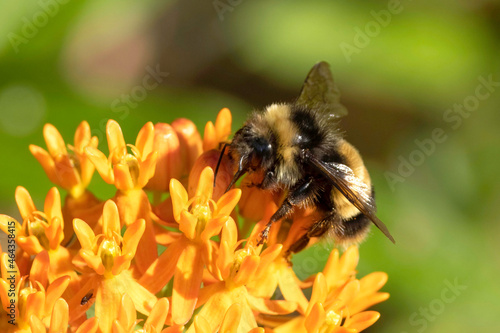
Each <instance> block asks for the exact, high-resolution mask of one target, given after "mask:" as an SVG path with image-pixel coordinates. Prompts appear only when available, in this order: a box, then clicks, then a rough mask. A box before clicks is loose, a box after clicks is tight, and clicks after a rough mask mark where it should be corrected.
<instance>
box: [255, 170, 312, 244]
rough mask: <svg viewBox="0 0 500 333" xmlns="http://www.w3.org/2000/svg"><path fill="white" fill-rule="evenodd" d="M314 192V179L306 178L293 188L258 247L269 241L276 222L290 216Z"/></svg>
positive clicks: (272, 219) (263, 232)
mask: <svg viewBox="0 0 500 333" xmlns="http://www.w3.org/2000/svg"><path fill="white" fill-rule="evenodd" d="M314 190H315V187H314V179H313V178H312V177H309V178H305V179H304V180H302V181H301V182H299V183H298V184H296V185H295V186H294V188H292V189H291V190H290V191H289V192H288V195H287V197H286V198H285V200H284V201H283V203H282V204H281V206H280V207H279V208H278V210H277V211H276V212H275V213H274V214H273V216H271V218H270V219H269V222H268V223H267V225H266V228H265V229H264V230H263V231H262V232H261V234H260V237H261V238H260V240H259V243H258V245H261V244H264V242H265V241H266V240H267V237H268V235H269V229H271V226H272V225H273V223H274V222H276V221H279V220H280V219H282V218H283V217H285V216H286V215H288V214H289V213H290V212H291V211H292V210H293V207H294V206H296V205H298V204H300V203H301V202H303V201H304V200H306V199H307V198H309V197H310V196H311V194H312V193H314Z"/></svg>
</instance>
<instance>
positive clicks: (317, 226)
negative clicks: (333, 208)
mask: <svg viewBox="0 0 500 333" xmlns="http://www.w3.org/2000/svg"><path fill="white" fill-rule="evenodd" d="M336 216H337V215H336V214H330V215H327V216H325V217H324V218H322V219H321V220H319V221H316V222H315V223H314V224H313V225H312V226H311V228H310V229H309V230H308V231H307V232H306V233H305V234H304V235H303V236H302V237H301V238H299V239H298V240H297V241H296V242H295V243H293V244H292V245H290V247H289V248H288V250H287V251H286V254H285V256H289V255H291V254H292V253H297V252H300V251H302V250H303V249H304V248H305V247H306V246H307V244H309V240H310V239H311V238H312V237H321V236H323V235H324V234H325V233H326V232H327V231H328V230H330V228H331V227H332V224H334V223H335V222H334V221H335V220H336Z"/></svg>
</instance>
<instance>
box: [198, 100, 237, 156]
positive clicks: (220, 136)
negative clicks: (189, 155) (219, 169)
mask: <svg viewBox="0 0 500 333" xmlns="http://www.w3.org/2000/svg"><path fill="white" fill-rule="evenodd" d="M231 122H232V116H231V111H229V109H228V108H223V109H222V110H220V111H219V114H218V115H217V118H216V119H215V125H214V124H213V123H212V122H211V121H209V122H208V123H207V124H206V125H205V133H204V135H203V151H208V150H210V149H217V148H218V147H219V144H220V143H221V142H224V141H226V140H227V138H228V137H229V135H231Z"/></svg>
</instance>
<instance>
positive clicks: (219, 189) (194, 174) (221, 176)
mask: <svg viewBox="0 0 500 333" xmlns="http://www.w3.org/2000/svg"><path fill="white" fill-rule="evenodd" d="M220 154H221V152H220V151H219V150H215V149H213V150H209V151H207V152H205V153H203V154H202V155H201V156H200V157H198V159H197V160H196V162H195V163H194V165H193V168H192V169H191V173H190V174H189V184H188V193H189V196H190V197H192V196H194V195H195V192H196V185H197V184H198V180H199V178H200V175H201V172H202V171H203V169H205V167H207V166H209V167H211V168H212V170H214V172H215V169H216V167H217V162H218V161H219V158H220ZM231 179H233V163H232V162H231V160H230V159H229V157H228V156H227V155H224V156H222V160H221V163H220V165H219V170H218V172H217V176H216V178H215V188H214V193H213V196H212V198H213V199H214V200H218V199H219V198H220V197H221V196H222V195H223V194H224V192H226V189H227V187H228V186H229V184H230V183H231Z"/></svg>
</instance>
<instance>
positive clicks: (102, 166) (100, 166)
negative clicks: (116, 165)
mask: <svg viewBox="0 0 500 333" xmlns="http://www.w3.org/2000/svg"><path fill="white" fill-rule="evenodd" d="M85 155H86V156H87V158H88V159H89V160H90V161H91V162H92V164H94V166H95V168H96V170H97V172H98V173H99V174H100V175H101V177H102V179H103V180H104V181H105V182H106V183H108V184H113V183H114V182H115V176H114V174H113V170H112V168H111V165H110V164H109V162H108V159H107V158H106V155H104V154H103V153H102V152H101V151H100V150H99V149H97V148H94V147H86V148H85Z"/></svg>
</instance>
